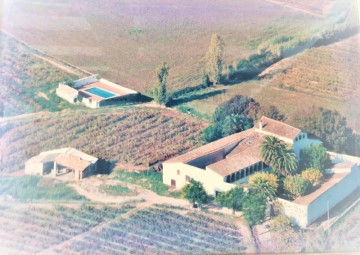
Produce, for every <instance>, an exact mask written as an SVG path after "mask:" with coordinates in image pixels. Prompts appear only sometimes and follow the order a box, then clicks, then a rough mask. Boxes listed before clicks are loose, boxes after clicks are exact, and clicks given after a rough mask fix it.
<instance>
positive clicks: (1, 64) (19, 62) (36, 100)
mask: <svg viewBox="0 0 360 255" xmlns="http://www.w3.org/2000/svg"><path fill="white" fill-rule="evenodd" d="M0 41H1V44H0V52H1V58H0V102H2V103H3V105H4V109H5V110H4V114H5V115H6V116H9V115H18V114H22V113H29V112H38V111H42V110H49V111H58V110H61V109H64V108H70V107H73V106H71V105H70V104H68V103H67V102H65V101H63V100H61V99H60V98H58V97H57V96H56V94H55V89H56V87H57V86H58V82H59V81H63V80H64V79H73V78H75V77H76V76H75V75H71V74H69V73H66V72H64V71H63V70H61V69H58V68H56V67H55V66H53V65H51V64H49V63H47V62H45V61H43V60H41V59H39V58H36V57H35V56H34V54H33V52H32V51H30V50H29V49H28V48H26V47H25V46H24V45H22V44H20V43H19V42H17V41H16V40H14V39H12V38H11V37H9V36H7V35H5V34H4V33H0Z"/></svg>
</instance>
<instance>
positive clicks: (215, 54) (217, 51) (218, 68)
mask: <svg viewBox="0 0 360 255" xmlns="http://www.w3.org/2000/svg"><path fill="white" fill-rule="evenodd" d="M223 56H224V42H223V40H222V39H221V37H220V36H219V35H218V34H213V35H212V36H211V42H210V46H209V49H208V51H207V53H206V57H205V58H206V64H205V70H206V73H207V75H208V76H209V79H210V81H211V82H212V83H213V84H214V85H216V84H217V83H219V82H220V79H221V74H222V67H223Z"/></svg>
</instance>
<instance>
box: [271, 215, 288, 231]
mask: <svg viewBox="0 0 360 255" xmlns="http://www.w3.org/2000/svg"><path fill="white" fill-rule="evenodd" d="M291 228H292V224H291V221H290V219H289V218H288V217H287V216H285V215H278V216H276V217H274V218H273V219H272V220H271V222H270V230H271V231H275V232H283V231H286V230H289V229H291Z"/></svg>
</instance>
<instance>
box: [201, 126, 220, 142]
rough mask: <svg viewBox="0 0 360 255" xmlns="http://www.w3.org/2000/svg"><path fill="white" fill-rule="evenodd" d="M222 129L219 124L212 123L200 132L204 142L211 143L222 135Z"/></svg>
mask: <svg viewBox="0 0 360 255" xmlns="http://www.w3.org/2000/svg"><path fill="white" fill-rule="evenodd" d="M221 132H222V130H221V126H220V125H219V124H217V123H214V124H212V125H210V126H208V127H207V128H205V129H204V131H203V132H202V136H203V139H204V142H205V143H211V142H213V141H216V140H218V139H220V138H221V137H222V133H221Z"/></svg>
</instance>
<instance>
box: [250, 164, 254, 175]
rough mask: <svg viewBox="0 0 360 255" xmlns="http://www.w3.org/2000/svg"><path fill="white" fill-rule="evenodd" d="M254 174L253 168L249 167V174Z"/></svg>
mask: <svg viewBox="0 0 360 255" xmlns="http://www.w3.org/2000/svg"><path fill="white" fill-rule="evenodd" d="M253 173H254V166H251V167H250V174H253Z"/></svg>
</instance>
